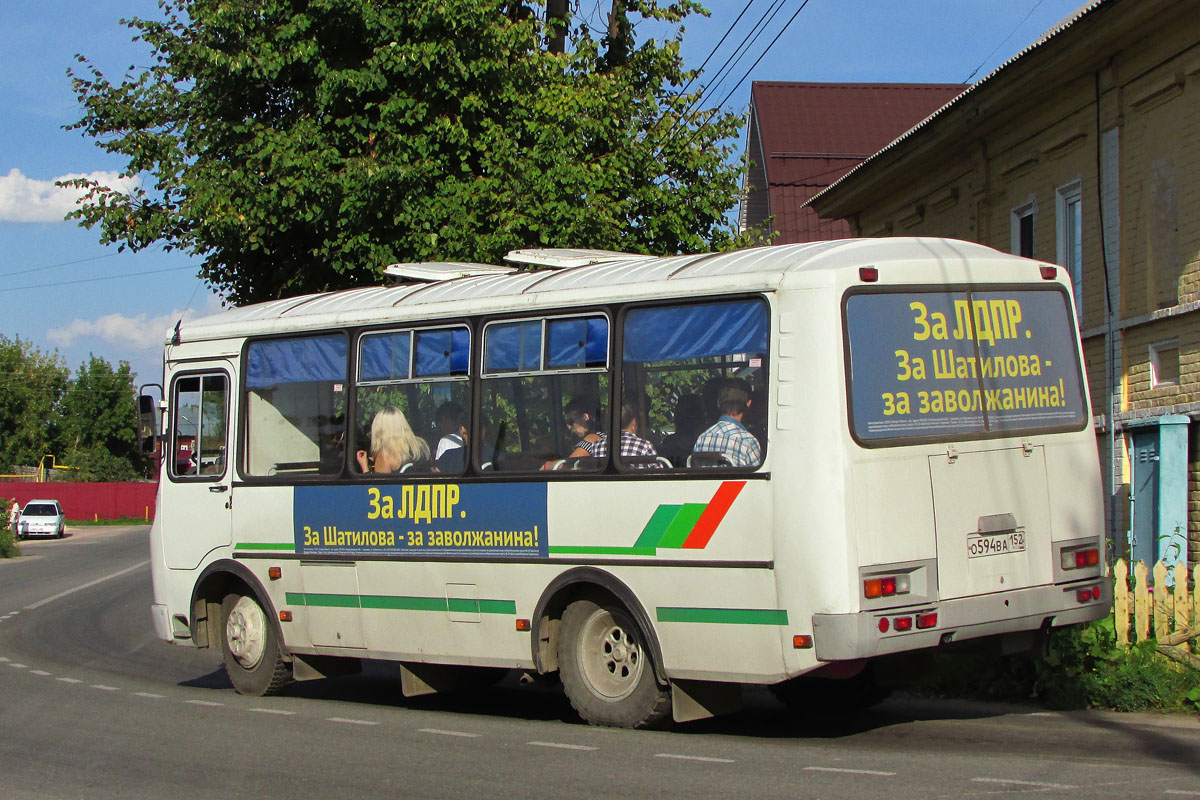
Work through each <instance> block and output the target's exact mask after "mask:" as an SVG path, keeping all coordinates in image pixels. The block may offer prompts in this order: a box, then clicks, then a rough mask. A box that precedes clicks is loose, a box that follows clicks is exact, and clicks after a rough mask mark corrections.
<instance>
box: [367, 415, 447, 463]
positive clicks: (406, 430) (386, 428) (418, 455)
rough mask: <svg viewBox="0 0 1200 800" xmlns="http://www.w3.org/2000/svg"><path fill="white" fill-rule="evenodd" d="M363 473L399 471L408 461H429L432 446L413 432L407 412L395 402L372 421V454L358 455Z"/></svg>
mask: <svg viewBox="0 0 1200 800" xmlns="http://www.w3.org/2000/svg"><path fill="white" fill-rule="evenodd" d="M354 455H355V458H356V460H357V461H358V468H359V469H360V470H362V471H363V472H398V471H400V470H402V469H403V468H404V467H405V465H407V464H414V463H417V462H420V461H428V460H429V445H427V444H426V443H425V440H424V439H422V438H421V437H420V436H417V435H416V434H415V433H413V429H412V426H410V425H409V424H408V419H407V418H405V416H404V412H403V411H401V410H400V409H398V408H396V407H395V406H393V405H388V406H384V407H383V408H382V409H381V410H380V411H379V413H378V414H376V415H375V419H373V420H371V454H370V456H368V455H367V451H366V450H359V451H357V452H356V453H355V454H354Z"/></svg>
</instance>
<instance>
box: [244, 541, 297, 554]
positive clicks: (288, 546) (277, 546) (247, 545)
mask: <svg viewBox="0 0 1200 800" xmlns="http://www.w3.org/2000/svg"><path fill="white" fill-rule="evenodd" d="M233 548H234V549H235V550H286V551H288V552H295V551H296V543H295V542H238V543H237V544H235V545H234V546H233Z"/></svg>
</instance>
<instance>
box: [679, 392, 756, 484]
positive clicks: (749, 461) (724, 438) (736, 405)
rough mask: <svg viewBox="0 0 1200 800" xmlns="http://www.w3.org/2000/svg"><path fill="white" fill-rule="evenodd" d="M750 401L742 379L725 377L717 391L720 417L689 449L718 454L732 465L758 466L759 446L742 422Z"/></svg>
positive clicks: (696, 451) (694, 451) (695, 451)
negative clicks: (727, 379)
mask: <svg viewBox="0 0 1200 800" xmlns="http://www.w3.org/2000/svg"><path fill="white" fill-rule="evenodd" d="M750 403H751V399H750V389H749V388H748V387H747V386H746V384H745V382H744V381H740V380H729V381H726V382H725V383H724V384H723V385H722V386H721V389H720V391H719V392H718V393H717V408H718V409H719V410H720V412H721V418H720V419H719V420H717V422H716V424H715V425H713V426H712V427H711V428H709V429H708V430H706V431H705V432H704V433H702V434H700V436H699V437H698V438H697V439H696V444H695V446H694V447H692V452H693V453H705V454H716V455H719V456H721V457H722V458H724V459H725V461H727V462H728V463H729V464H730V465H731V466H734V467H756V466H758V465H759V463H760V462H761V461H762V448H761V447H760V446H759V443H758V439H755V438H754V434H752V433H750V431H748V430H746V426H745V425H743V424H742V417H743V416H745V414H746V409H748V408H749V407H750Z"/></svg>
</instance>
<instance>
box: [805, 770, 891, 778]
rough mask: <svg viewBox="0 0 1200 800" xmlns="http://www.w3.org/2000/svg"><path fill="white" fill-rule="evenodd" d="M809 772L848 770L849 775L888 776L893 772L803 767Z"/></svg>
mask: <svg viewBox="0 0 1200 800" xmlns="http://www.w3.org/2000/svg"><path fill="white" fill-rule="evenodd" d="M805 769H806V770H808V771H809V772H848V773H850V774H851V775H880V776H882V777H885V778H890V777H891V776H893V775H895V774H896V773H894V772H880V771H879V770H877V769H845V768H843V767H805Z"/></svg>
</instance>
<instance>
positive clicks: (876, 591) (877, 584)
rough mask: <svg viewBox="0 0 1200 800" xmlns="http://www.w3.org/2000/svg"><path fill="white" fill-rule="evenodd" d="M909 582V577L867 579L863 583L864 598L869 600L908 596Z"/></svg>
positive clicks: (893, 576)
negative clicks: (899, 595) (901, 595)
mask: <svg viewBox="0 0 1200 800" xmlns="http://www.w3.org/2000/svg"><path fill="white" fill-rule="evenodd" d="M908 592H909V581H908V576H907V575H887V576H884V577H882V578H867V579H866V580H865V581H863V596H864V597H867V598H871V599H873V598H876V597H891V596H893V595H897V594H908Z"/></svg>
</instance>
